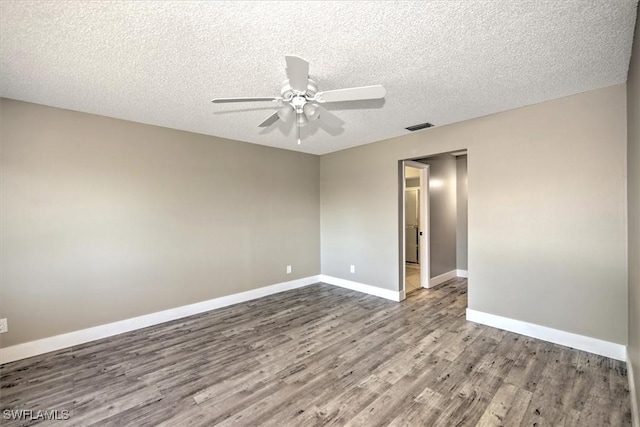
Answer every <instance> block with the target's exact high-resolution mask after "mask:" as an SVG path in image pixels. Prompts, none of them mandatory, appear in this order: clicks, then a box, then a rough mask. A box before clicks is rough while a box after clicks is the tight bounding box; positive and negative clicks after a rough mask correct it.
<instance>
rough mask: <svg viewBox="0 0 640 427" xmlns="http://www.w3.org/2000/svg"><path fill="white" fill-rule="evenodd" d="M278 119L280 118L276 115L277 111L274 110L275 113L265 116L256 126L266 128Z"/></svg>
mask: <svg viewBox="0 0 640 427" xmlns="http://www.w3.org/2000/svg"><path fill="white" fill-rule="evenodd" d="M278 119H280V117H278V112H277V111H276V112H275V113H273V114H272V115H270V116H269V117H267V118H266V119H265V121H264V122H262V123H260V124H259V125H258V127H261V128H266V127H268V126H271V125H272V124H274V123H275V122H277V121H278Z"/></svg>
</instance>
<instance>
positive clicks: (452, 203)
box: [418, 154, 457, 278]
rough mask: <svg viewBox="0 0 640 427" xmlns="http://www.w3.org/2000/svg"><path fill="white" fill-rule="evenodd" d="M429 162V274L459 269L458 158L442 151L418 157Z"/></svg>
mask: <svg viewBox="0 0 640 427" xmlns="http://www.w3.org/2000/svg"><path fill="white" fill-rule="evenodd" d="M418 161H419V162H420V163H424V164H427V165H429V261H430V277H431V278H433V277H436V276H440V275H441V274H445V273H448V272H450V271H452V270H455V269H456V217H457V214H456V159H455V157H453V156H452V155H450V154H443V155H440V156H436V157H431V158H429V159H421V160H418Z"/></svg>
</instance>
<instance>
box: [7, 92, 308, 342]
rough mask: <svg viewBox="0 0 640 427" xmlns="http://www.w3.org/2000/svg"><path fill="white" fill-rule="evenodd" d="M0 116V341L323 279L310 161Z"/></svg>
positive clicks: (88, 122)
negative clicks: (2, 325) (4, 327)
mask: <svg viewBox="0 0 640 427" xmlns="http://www.w3.org/2000/svg"><path fill="white" fill-rule="evenodd" d="M0 108H1V120H2V130H1V141H2V147H1V149H2V163H1V167H2V175H1V189H0V190H1V193H2V219H1V224H0V226H1V229H2V237H1V241H0V243H1V246H2V249H1V251H2V252H1V254H0V255H1V257H2V262H3V265H2V273H1V277H0V279H1V286H0V289H1V291H0V313H1V315H2V317H7V318H8V319H9V332H8V333H6V334H2V336H1V339H2V346H9V345H13V344H18V343H23V342H26V341H31V340H35V339H38V338H44V337H48V336H52V335H56V334H60V333H64V332H69V331H74V330H78V329H82V328H87V327H91V326H96V325H101V324H105V323H108V322H113V321H117V320H122V319H126V318H130V317H134V316H139V315H143V314H147V313H151V312H156V311H159V310H165V309H169V308H173V307H178V306H182V305H185V304H190V303H195V302H199V301H204V300H208V299H211V298H215V297H220V296H223V295H229V294H233V293H237V292H241V291H247V290H250V289H255V288H258V287H262V286H266V285H271V284H274V283H279V282H284V281H289V280H293V279H297V278H301V277H306V276H311V275H316V274H319V273H320V252H319V247H320V241H319V236H320V233H319V225H320V224H319V215H320V214H319V210H320V207H319V157H317V156H313V155H307V154H301V153H296V152H293V151H286V150H280V149H275V148H269V147H264V146H259V145H253V144H247V143H243V142H238V141H230V140H224V139H220V138H214V137H208V136H203V135H198V134H193V133H187V132H181V131H177V130H170V129H166V128H160V127H154V126H147V125H143V124H138V123H132V122H127V121H122V120H115V119H110V118H106V117H100V116H95V115H90V114H83V113H76V112H71V111H66V110H60V109H54V108H48V107H44V106H39V105H34V104H28V103H23V102H16V101H11V100H2V101H1V104H0ZM287 264H291V265H292V266H293V274H290V275H287V274H285V270H286V265H287Z"/></svg>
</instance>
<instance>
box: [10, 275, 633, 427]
mask: <svg viewBox="0 0 640 427" xmlns="http://www.w3.org/2000/svg"><path fill="white" fill-rule="evenodd" d="M466 305H467V301H466V279H454V280H451V281H449V282H447V283H444V284H443V285H441V286H439V287H436V288H434V289H421V290H418V291H416V292H413V293H412V294H411V295H410V296H408V298H407V300H406V301H404V302H402V303H395V302H391V301H387V300H384V299H381V298H376V297H372V296H368V295H363V294H359V293H356V292H353V291H349V290H345V289H341V288H336V287H333V286H330V285H326V284H317V285H312V286H308V287H305V288H301V289H297V290H293V291H289V292H284V293H281V294H277V295H272V296H269V297H265V298H261V299H259V300H255V301H250V302H247V303H242V304H238V305H235V306H231V307H226V308H222V309H219V310H215V311H211V312H209V313H204V314H201V315H197V316H192V317H189V318H185V319H181V320H177V321H174V322H170V323H165V324H162V325H158V326H154V327H150V328H146V329H143V330H139V331H134V332H130V333H126V334H122V335H119V336H116V337H111V338H107V339H103V340H100V341H95V342H92V343H87V344H83V345H80V346H76V347H73V348H70V349H65V350H61V351H58V352H54V353H49V354H46V355H41V356H37V357H33V358H30V359H26V360H21V361H17V362H13V363H9V364H6V365H3V366H0V409H1V410H2V414H0V417H1V418H2V421H1V422H0V424H2V425H3V426H7V427H8V426H27V425H43V426H44V425H56V426H58V425H60V426H87V425H96V426H129V425H131V426H156V425H162V426H211V425H220V426H236V425H241V426H254V425H272V426H289V425H292V426H324V425H330V426H344V425H346V426H382V425H392V426H417V425H424V426H453V425H455V426H474V425H478V426H521V425H522V426H546V425H554V426H555V425H564V426H582V427H584V426H597V427H601V426H630V425H631V412H630V402H629V399H630V398H629V390H628V380H627V372H626V366H625V364H624V363H622V362H619V361H615V360H612V359H608V358H605V357H601V356H596V355H593V354H589V353H585V352H582V351H578V350H574V349H570V348H567V347H562V346H558V345H554V344H550V343H547V342H544V341H540V340H536V339H533V338H527V337H524V336H521V335H517V334H513V333H510V332H506V331H502V330H498V329H493V328H489V327H486V326H482V325H478V324H474V323H471V322H467V321H466V320H465V307H466ZM45 409H46V410H67V411H69V416H70V418H69V419H68V420H58V421H46V420H42V419H41V420H25V419H23V420H6V419H4V414H5V410H14V411H15V410H33V411H38V410H45ZM34 414H35V412H34Z"/></svg>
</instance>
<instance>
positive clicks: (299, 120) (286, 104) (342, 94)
mask: <svg viewBox="0 0 640 427" xmlns="http://www.w3.org/2000/svg"><path fill="white" fill-rule="evenodd" d="M285 60H286V63H287V77H288V78H287V80H285V81H284V83H283V84H282V90H281V91H280V96H279V97H253V98H252V97H249V98H215V99H213V100H212V101H211V102H213V103H216V104H219V103H232V102H263V101H270V102H274V103H276V104H277V105H278V110H277V111H276V112H275V113H273V114H271V115H270V116H269V117H267V118H266V119H265V120H264V121H263V122H262V123H260V124H259V125H258V126H259V127H269V126H271V125H273V124H274V123H275V122H277V121H278V120H282V121H283V122H287V123H288V122H290V121H291V120H292V119H293V117H294V115H295V126H296V134H297V139H298V144H300V140H301V138H300V128H301V127H304V126H306V125H308V124H309V122H310V121H313V120H316V119H318V120H320V121H321V122H322V123H323V124H325V125H327V126H329V127H331V128H339V127H341V126H342V125H343V124H344V122H343V121H342V120H340V118H338V117H336V116H335V115H333V114H332V113H330V112H329V111H328V110H326V109H325V108H323V107H322V106H321V105H320V104H324V103H329V102H344V101H362V100H367V99H381V98H384V96H385V95H386V90H385V88H384V87H382V86H381V85H374V86H363V87H354V88H348V89H337V90H329V91H324V92H318V85H317V83H316V82H315V81H313V80H311V79H310V78H309V63H308V62H307V61H306V60H304V59H302V58H300V57H299V56H295V55H287V56H285Z"/></svg>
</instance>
